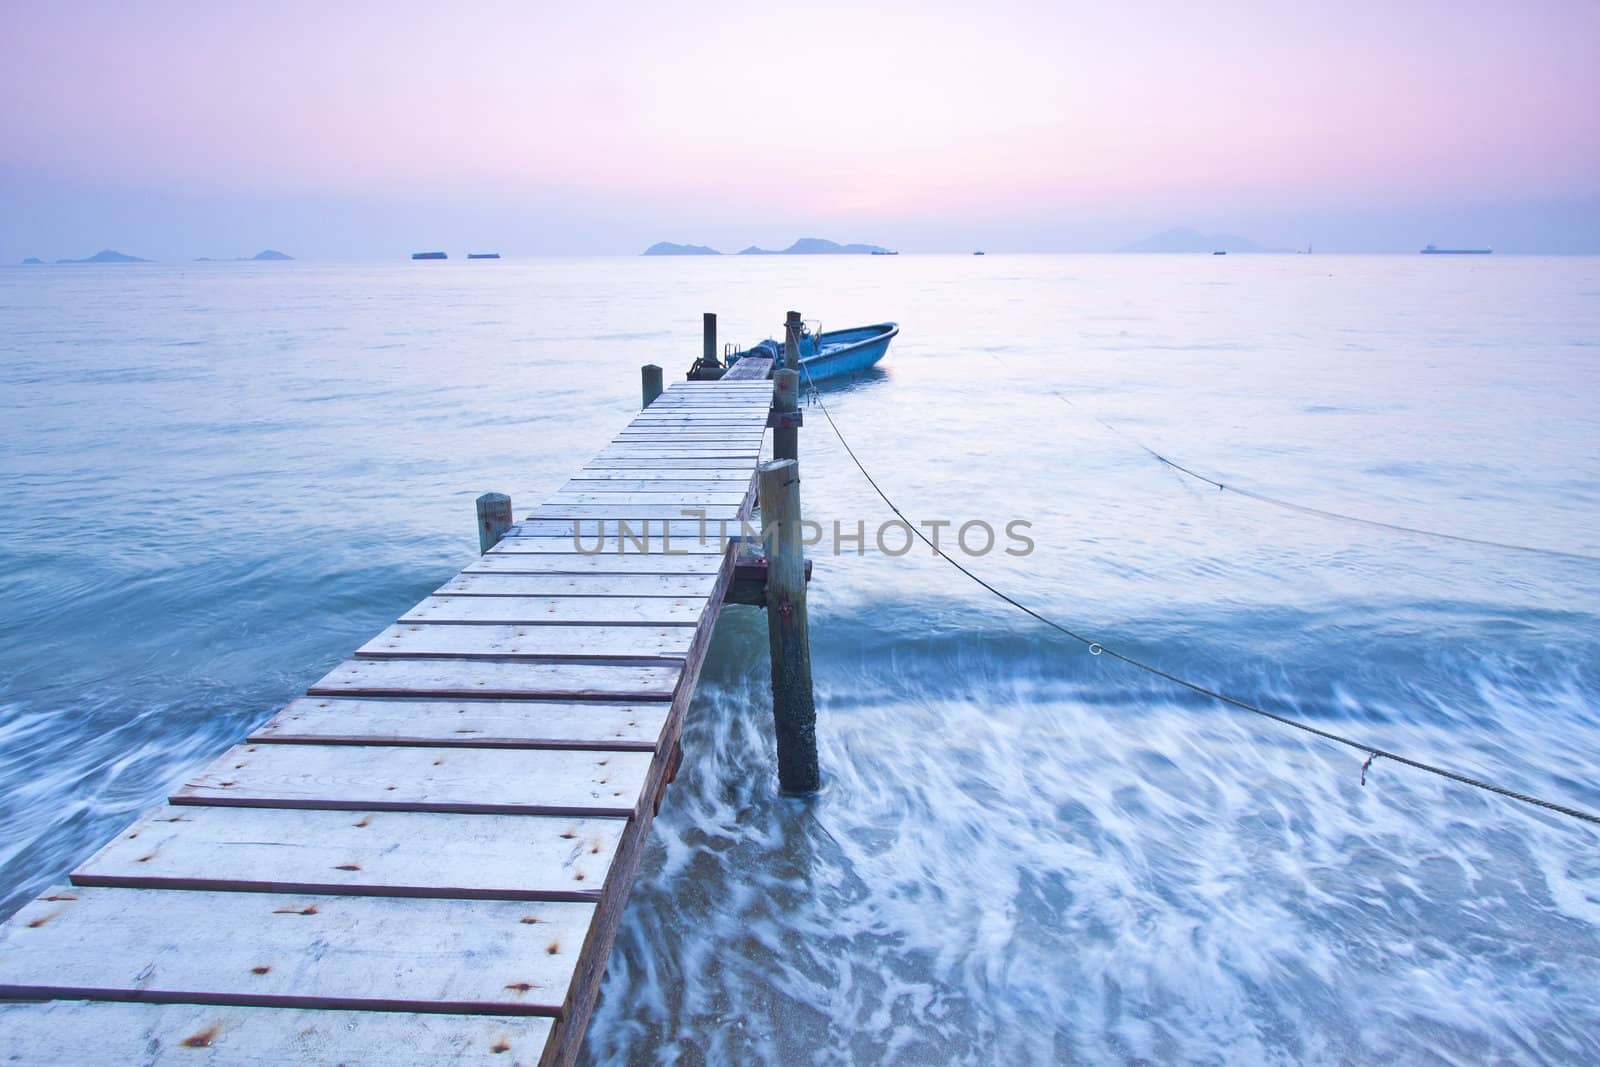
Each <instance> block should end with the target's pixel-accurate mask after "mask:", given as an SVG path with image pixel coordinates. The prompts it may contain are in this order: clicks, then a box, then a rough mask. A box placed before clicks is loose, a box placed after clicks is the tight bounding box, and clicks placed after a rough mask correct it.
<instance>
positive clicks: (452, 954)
mask: <svg viewBox="0 0 1600 1067" xmlns="http://www.w3.org/2000/svg"><path fill="white" fill-rule="evenodd" d="M593 917H594V906H593V905H591V904H579V903H572V902H563V901H541V902H537V903H530V902H527V901H514V900H511V901H508V900H427V899H406V898H400V897H358V896H328V895H280V894H276V893H209V892H177V891H172V890H163V889H95V888H88V889H54V890H51V891H50V892H48V893H46V894H45V895H44V896H43V897H41V898H40V899H38V900H35V901H33V902H31V903H29V904H25V905H23V907H22V910H21V911H19V912H18V913H17V916H16V918H15V920H14V921H12V922H10V923H8V924H6V925H5V926H4V927H0V997H22V998H26V997H41V996H43V997H55V998H68V997H72V998H93V999H105V1000H138V1001H145V1002H156V1003H161V1002H169V1003H170V1002H188V1003H222V1004H242V1005H260V1006H268V1005H270V1006H279V1007H296V1008H334V1009H339V1008H366V1009H378V1010H388V1011H419V1012H450V1013H457V1012H467V1013H481V1012H493V1013H497V1014H508V1015H509V1014H517V1015H557V1014H558V1013H559V1012H560V1010H561V1007H562V1004H563V1003H564V1002H565V1000H566V996H567V989H568V986H569V985H570V984H571V982H572V976H573V970H574V967H575V966H576V964H577V963H578V960H579V957H580V950H581V948H582V946H583V942H584V937H585V935H586V934H587V933H588V929H589V924H590V920H591V919H592V918H593ZM525 920H532V921H525ZM424 961H425V962H424Z"/></svg>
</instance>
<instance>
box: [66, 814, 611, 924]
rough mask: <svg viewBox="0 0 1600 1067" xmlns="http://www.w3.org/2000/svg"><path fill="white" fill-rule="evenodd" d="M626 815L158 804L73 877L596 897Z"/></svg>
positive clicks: (490, 896)
mask: <svg viewBox="0 0 1600 1067" xmlns="http://www.w3.org/2000/svg"><path fill="white" fill-rule="evenodd" d="M625 825H626V820H625V819H619V818H608V819H576V818H572V817H570V816H553V815H455V814H439V813H435V812H416V811H384V812H349V811H306V810H298V811H284V810H282V809H276V808H227V807H184V808H174V807H163V808H157V809H156V810H155V811H152V812H150V813H149V814H147V815H146V816H145V817H144V818H142V819H140V820H139V821H138V822H136V823H134V824H133V825H132V826H130V827H129V828H128V829H126V830H124V831H123V832H122V833H120V834H118V835H117V836H116V837H115V838H114V839H113V840H112V841H111V842H110V843H109V844H107V845H105V846H104V847H103V848H101V849H100V850H99V851H98V852H96V853H95V854H94V855H93V856H90V857H89V858H88V859H87V860H85V861H84V863H83V864H82V865H81V866H80V867H78V869H77V870H75V871H73V872H72V884H73V885H76V886H120V887H122V888H127V889H200V890H206V889H209V890H218V891H230V892H253V893H267V892H270V893H316V894H343V893H361V894H370V895H373V896H404V897H455V898H461V899H474V900H578V901H590V902H593V901H596V900H598V899H599V898H600V890H601V888H602V887H603V886H604V885H605V880H606V875H607V874H608V873H609V871H610V870H611V860H612V858H613V857H614V856H615V854H616V851H617V846H618V844H619V843H620V842H621V840H622V832H623V828H624V827H625Z"/></svg>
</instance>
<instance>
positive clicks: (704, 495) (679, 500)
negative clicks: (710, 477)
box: [544, 481, 750, 508]
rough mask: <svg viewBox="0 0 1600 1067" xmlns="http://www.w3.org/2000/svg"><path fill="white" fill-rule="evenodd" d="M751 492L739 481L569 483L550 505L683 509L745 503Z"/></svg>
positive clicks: (551, 500) (548, 501) (552, 499)
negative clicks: (643, 505)
mask: <svg viewBox="0 0 1600 1067" xmlns="http://www.w3.org/2000/svg"><path fill="white" fill-rule="evenodd" d="M749 495H750V493H749V490H747V489H746V488H745V486H743V485H741V484H740V483H739V482H737V481H726V482H693V481H684V482H666V481H654V482H624V481H616V482H568V483H567V484H566V485H564V486H562V487H561V490H560V491H559V492H558V493H556V495H555V496H553V497H551V498H549V499H548V500H546V501H545V502H544V503H545V505H546V506H559V505H562V504H620V503H623V502H626V501H631V502H634V503H651V504H671V505H674V506H676V507H680V508H693V507H699V506H700V505H702V504H732V505H735V506H737V505H739V504H743V503H744V501H745V498H746V497H748V496H749Z"/></svg>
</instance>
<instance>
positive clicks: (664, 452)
mask: <svg viewBox="0 0 1600 1067" xmlns="http://www.w3.org/2000/svg"><path fill="white" fill-rule="evenodd" d="M760 454H761V452H760V449H758V448H756V447H755V446H753V445H750V446H745V445H728V446H725V447H724V446H707V447H705V448H695V447H692V446H689V445H671V446H668V445H654V444H652V445H650V446H645V445H629V444H611V445H607V446H606V447H605V448H603V449H601V450H600V451H599V452H597V453H595V457H594V458H595V459H596V460H602V459H625V460H641V459H651V460H657V459H742V460H744V461H745V462H746V463H750V464H752V465H753V464H754V463H755V461H756V460H757V459H758V458H759V457H760Z"/></svg>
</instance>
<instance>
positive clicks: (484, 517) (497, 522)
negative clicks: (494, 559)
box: [478, 493, 511, 555]
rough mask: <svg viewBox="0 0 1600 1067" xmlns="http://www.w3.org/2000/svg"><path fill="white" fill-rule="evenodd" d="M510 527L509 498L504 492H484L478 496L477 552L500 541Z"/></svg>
mask: <svg viewBox="0 0 1600 1067" xmlns="http://www.w3.org/2000/svg"><path fill="white" fill-rule="evenodd" d="M509 529H511V498H510V497H508V496H506V495H505V494H504V493H484V494H483V495H482V496H480V497H479V498H478V553H479V554H480V555H481V554H483V553H485V552H487V551H489V550H490V549H491V548H493V547H494V546H495V545H498V544H499V543H500V538H502V537H504V536H505V535H506V531H507V530H509Z"/></svg>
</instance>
